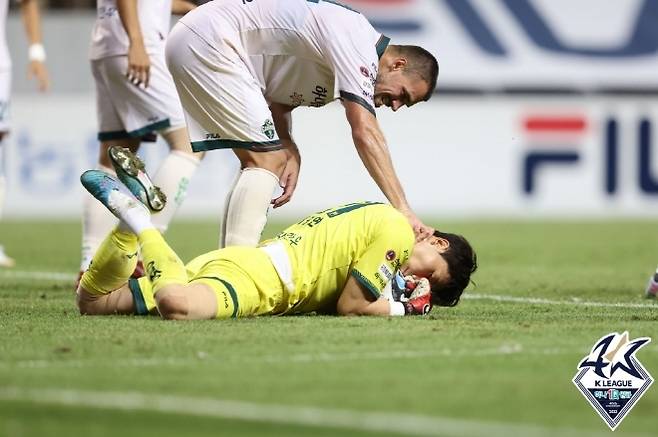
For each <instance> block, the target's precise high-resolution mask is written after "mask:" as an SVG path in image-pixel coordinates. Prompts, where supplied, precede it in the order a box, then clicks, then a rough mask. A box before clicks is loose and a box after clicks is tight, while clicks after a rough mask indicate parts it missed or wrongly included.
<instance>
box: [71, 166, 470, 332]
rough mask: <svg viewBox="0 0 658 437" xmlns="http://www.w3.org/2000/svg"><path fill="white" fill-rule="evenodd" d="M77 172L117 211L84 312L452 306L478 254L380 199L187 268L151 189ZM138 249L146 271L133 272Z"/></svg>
mask: <svg viewBox="0 0 658 437" xmlns="http://www.w3.org/2000/svg"><path fill="white" fill-rule="evenodd" d="M81 180H82V184H83V185H84V186H85V188H86V189H87V190H88V191H89V192H90V193H91V194H92V195H93V196H94V197H96V198H97V199H98V200H99V201H101V202H102V203H103V204H104V205H105V206H106V207H107V208H108V209H109V210H110V211H111V212H112V213H113V214H114V215H116V216H117V217H118V218H119V219H120V220H121V222H120V224H119V226H118V227H117V228H116V229H115V230H114V231H113V232H111V233H110V234H109V235H108V236H107V238H106V239H105V241H104V242H103V243H102V245H101V247H100V248H99V249H98V251H97V252H96V256H95V257H94V259H93V262H92V264H91V266H90V268H89V270H87V272H85V274H84V275H83V276H82V280H81V281H80V286H79V288H78V291H77V293H78V297H77V302H78V307H79V309H80V312H81V313H82V314H89V315H92V314H95V315H101V314H140V315H146V314H160V315H161V316H162V317H163V318H165V319H179V320H183V319H184V320H191V319H213V318H220V319H222V318H229V317H246V316H259V315H264V314H269V315H282V314H300V313H310V312H317V313H320V314H339V315H381V316H388V315H395V316H397V315H416V314H426V313H427V312H429V310H430V309H431V307H432V305H441V306H454V305H456V304H457V303H458V302H459V298H460V296H461V293H462V291H463V290H464V288H465V287H466V286H467V285H468V283H469V280H470V276H471V273H473V272H474V271H475V269H476V257H475V253H474V252H473V250H472V249H471V247H470V245H469V244H468V242H467V241H466V240H465V239H464V238H463V237H461V236H458V235H454V234H445V233H440V232H438V231H437V232H436V233H435V235H434V236H432V237H430V238H428V239H426V240H425V241H421V242H415V241H414V233H413V231H412V229H411V227H410V225H409V222H408V221H407V219H406V218H405V217H404V216H403V215H402V214H400V213H399V212H398V211H396V210H395V209H394V208H393V207H391V206H389V205H385V204H380V203H374V202H363V203H352V204H349V205H344V206H340V207H337V208H332V209H327V210H325V211H321V212H318V213H316V214H313V215H311V216H309V217H307V218H305V219H304V220H302V221H300V222H299V223H297V224H294V225H292V226H290V227H289V228H287V229H286V230H284V231H283V232H281V233H280V234H279V235H277V236H276V237H275V238H273V239H271V240H267V241H264V242H263V243H261V245H260V246H259V247H256V248H251V247H229V248H225V249H220V250H215V251H212V252H208V253H206V254H204V255H201V256H199V257H197V258H195V259H194V260H192V261H191V262H190V263H188V264H187V265H185V264H183V263H182V262H181V260H180V259H179V258H178V256H177V255H176V253H174V251H173V250H172V249H171V248H170V247H169V246H168V245H167V243H166V242H165V240H164V238H163V237H162V235H161V234H160V233H159V232H158V231H157V230H156V229H155V228H154V227H153V225H152V224H151V215H150V212H149V210H148V209H147V207H146V206H145V205H144V204H142V203H141V202H140V201H139V200H138V199H137V197H139V198H143V197H144V196H143V194H144V193H143V192H140V190H142V191H143V190H144V187H142V186H141V185H139V184H134V183H131V181H130V176H128V177H127V178H126V175H125V174H124V175H123V177H122V180H123V181H124V182H126V184H127V186H129V187H131V189H130V190H128V189H127V188H126V186H124V185H122V184H121V183H120V182H118V181H117V180H115V179H113V178H112V177H111V176H109V175H107V174H105V173H102V172H100V171H97V170H90V171H87V172H86V173H84V174H83V175H82V177H81ZM150 188H151V187H148V186H147V187H146V189H150ZM131 191H132V193H131ZM135 196H137V197H135ZM138 250H139V251H140V252H141V256H142V258H143V260H144V265H145V266H146V271H147V276H145V277H142V278H140V279H129V278H130V275H131V273H132V272H133V270H134V268H135V263H136V262H137V252H138ZM405 277H406V281H405ZM392 278H395V279H394V280H393V281H390V280H391V279H392ZM421 278H423V279H421ZM425 278H426V279H425ZM389 282H391V285H390V286H389V287H387V284H388V283H389ZM430 287H431V291H430ZM414 288H415V289H414Z"/></svg>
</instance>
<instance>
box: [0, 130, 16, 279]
mask: <svg viewBox="0 0 658 437" xmlns="http://www.w3.org/2000/svg"><path fill="white" fill-rule="evenodd" d="M6 134H7V132H0V218H2V208H3V207H4V203H5V190H6V181H5V159H4V158H5V153H6V152H5V145H4V140H5V138H6ZM1 243H2V242H0V267H13V266H14V264H15V263H14V260H13V259H12V258H10V257H9V256H7V254H6V253H5V249H4V247H3V246H2V244H1Z"/></svg>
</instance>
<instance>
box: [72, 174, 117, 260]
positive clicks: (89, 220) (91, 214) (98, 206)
mask: <svg viewBox="0 0 658 437" xmlns="http://www.w3.org/2000/svg"><path fill="white" fill-rule="evenodd" d="M97 168H98V170H101V171H104V172H106V173H109V174H111V175H116V174H115V173H114V170H113V169H111V168H108V167H105V166H103V165H98V167H97ZM116 225H117V219H116V217H114V216H113V215H112V213H111V212H109V211H108V210H107V209H106V208H105V207H104V206H103V204H102V203H100V202H99V201H98V200H96V199H95V198H94V197H93V196H92V195H91V194H89V193H87V192H86V191H85V192H84V193H83V199H82V259H81V261H80V270H81V271H85V270H87V269H88V268H89V264H90V263H91V260H92V258H93V257H94V254H95V253H96V249H98V246H100V244H101V243H102V242H103V240H104V239H105V237H106V236H107V234H108V233H109V232H110V231H111V230H112V229H114V227H115V226H116Z"/></svg>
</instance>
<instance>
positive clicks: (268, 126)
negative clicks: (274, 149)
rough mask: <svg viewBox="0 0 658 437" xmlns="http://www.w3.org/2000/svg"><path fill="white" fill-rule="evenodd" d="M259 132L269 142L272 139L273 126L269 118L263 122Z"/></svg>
mask: <svg viewBox="0 0 658 437" xmlns="http://www.w3.org/2000/svg"><path fill="white" fill-rule="evenodd" d="M260 130H261V131H262V132H263V133H264V134H265V136H267V138H269V139H270V140H271V139H273V138H274V133H275V131H274V124H273V123H272V120H270V119H269V118H268V119H267V120H265V123H263V125H262V126H261V128H260Z"/></svg>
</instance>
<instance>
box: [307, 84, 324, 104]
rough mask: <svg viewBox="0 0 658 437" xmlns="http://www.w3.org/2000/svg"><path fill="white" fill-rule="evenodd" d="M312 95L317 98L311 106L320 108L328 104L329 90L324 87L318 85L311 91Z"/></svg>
mask: <svg viewBox="0 0 658 437" xmlns="http://www.w3.org/2000/svg"><path fill="white" fill-rule="evenodd" d="M311 94H313V95H314V96H315V98H314V99H313V101H312V102H311V103H310V105H311V106H314V107H316V108H319V107H320V106H324V105H326V104H327V88H325V87H323V86H322V85H316V86H315V89H314V90H313V91H311Z"/></svg>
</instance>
